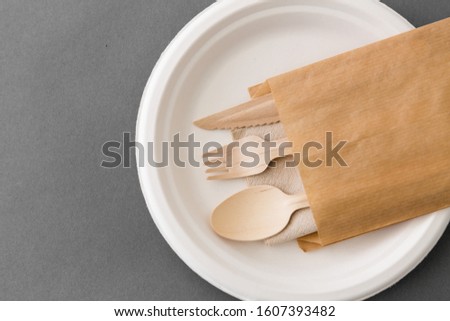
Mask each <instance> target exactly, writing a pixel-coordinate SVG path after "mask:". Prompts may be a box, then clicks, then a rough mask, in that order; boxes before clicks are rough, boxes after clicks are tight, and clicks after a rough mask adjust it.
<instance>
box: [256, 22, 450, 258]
mask: <svg viewBox="0 0 450 321" xmlns="http://www.w3.org/2000/svg"><path fill="white" fill-rule="evenodd" d="M257 91H260V92H266V93H267V92H269V91H270V92H272V95H273V97H274V99H275V102H276V105H277V109H278V112H279V115H280V120H281V123H282V125H283V126H284V129H285V131H286V133H287V135H288V138H289V139H290V140H291V141H292V142H293V143H294V151H295V152H298V153H302V152H303V146H305V144H308V143H309V142H318V143H320V144H322V145H323V147H324V148H323V149H317V148H312V149H310V154H309V159H313V160H315V159H321V160H326V159H327V155H326V154H327V153H326V152H327V148H326V144H327V143H326V142H325V137H326V135H327V134H326V133H327V132H330V133H332V135H333V141H334V142H333V144H337V142H339V141H347V144H346V145H345V146H344V148H343V149H342V150H341V152H340V155H341V157H342V158H343V160H345V162H346V163H347V164H348V166H347V167H346V166H340V165H338V164H337V162H336V161H334V162H333V164H332V166H326V164H322V166H319V167H316V168H312V167H309V166H306V165H305V163H304V162H302V163H301V164H300V165H299V170H300V175H301V177H302V181H303V184H304V188H305V191H306V194H307V196H308V199H309V201H310V204H311V209H312V212H313V214H314V218H315V221H316V223H317V227H318V234H316V235H310V236H308V237H305V238H303V239H300V240H299V244H300V245H301V247H302V248H304V249H305V250H309V249H312V248H315V247H317V246H324V245H328V244H331V243H335V242H338V241H341V240H344V239H348V238H351V237H354V236H357V235H360V234H363V233H366V232H369V231H373V230H377V229H379V228H382V227H385V226H388V225H392V224H395V223H399V222H402V221H405V220H408V219H412V218H415V217H418V216H420V215H424V214H428V213H431V212H434V211H437V210H439V209H442V208H446V207H449V206H450V19H446V20H443V21H440V22H437V23H434V24H431V25H428V26H425V27H422V28H419V29H416V30H413V31H411V32H407V33H404V34H401V35H398V36H395V37H393V38H389V39H386V40H383V41H380V42H377V43H374V44H372V45H369V46H366V47H363V48H359V49H356V50H353V51H350V52H348V53H344V54H341V55H339V56H336V57H333V58H330V59H327V60H324V61H322V62H318V63H315V64H313V65H309V66H306V67H303V68H300V69H298V70H294V71H292V72H289V73H286V74H283V75H281V76H278V77H274V78H271V79H269V80H268V81H267V82H266V83H264V84H261V85H258V86H255V87H254V88H252V89H250V92H251V93H252V94H255V95H256V94H257ZM328 145H329V143H328ZM316 146H317V145H316ZM331 147H333V146H331ZM328 149H329V148H328Z"/></svg>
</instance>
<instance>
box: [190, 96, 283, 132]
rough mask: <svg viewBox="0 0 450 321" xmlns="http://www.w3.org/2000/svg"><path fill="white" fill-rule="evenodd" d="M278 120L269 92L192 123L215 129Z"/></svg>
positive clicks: (264, 123)
mask: <svg viewBox="0 0 450 321" xmlns="http://www.w3.org/2000/svg"><path fill="white" fill-rule="evenodd" d="M279 121H280V118H279V117H278V111H277V108H276V106H275V101H274V100H273V97H272V95H271V94H267V95H265V96H262V97H258V98H255V99H252V100H250V101H248V102H246V103H243V104H240V105H238V106H236V107H232V108H229V109H227V110H224V111H221V112H218V113H216V114H213V115H210V116H208V117H205V118H202V119H200V120H197V121H195V122H194V125H195V126H197V127H199V128H202V129H207V130H215V129H235V128H244V127H252V126H262V125H269V124H273V123H277V122H279Z"/></svg>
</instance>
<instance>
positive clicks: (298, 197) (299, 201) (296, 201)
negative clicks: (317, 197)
mask: <svg viewBox="0 0 450 321" xmlns="http://www.w3.org/2000/svg"><path fill="white" fill-rule="evenodd" d="M308 207H309V202H308V198H307V197H306V194H294V195H289V208H290V209H292V212H294V211H296V210H301V209H304V208H308Z"/></svg>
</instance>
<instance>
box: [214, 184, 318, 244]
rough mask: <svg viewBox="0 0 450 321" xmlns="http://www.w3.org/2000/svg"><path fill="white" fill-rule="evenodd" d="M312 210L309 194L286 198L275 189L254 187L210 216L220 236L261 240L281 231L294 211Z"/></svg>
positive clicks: (230, 200) (220, 206) (222, 205)
mask: <svg viewBox="0 0 450 321" xmlns="http://www.w3.org/2000/svg"><path fill="white" fill-rule="evenodd" d="M307 207H309V203H308V200H307V198H306V195H302V194H297V195H287V194H285V193H283V192H282V191H281V190H279V189H278V188H276V187H273V186H268V185H265V186H253V187H250V188H248V189H245V190H243V191H241V192H239V193H237V194H235V195H233V196H231V197H230V198H228V199H227V200H225V201H224V202H222V203H221V204H220V205H219V206H218V207H217V208H216V209H215V210H214V211H213V213H212V215H211V226H212V228H213V229H214V231H215V232H216V233H217V234H219V235H220V236H222V237H224V238H227V239H230V240H235V241H258V240H263V239H266V238H268V237H271V236H273V235H275V234H277V233H279V232H280V231H282V230H283V229H284V228H285V227H286V225H287V224H288V223H289V220H290V218H291V215H292V213H293V212H294V211H296V210H298V209H302V208H307Z"/></svg>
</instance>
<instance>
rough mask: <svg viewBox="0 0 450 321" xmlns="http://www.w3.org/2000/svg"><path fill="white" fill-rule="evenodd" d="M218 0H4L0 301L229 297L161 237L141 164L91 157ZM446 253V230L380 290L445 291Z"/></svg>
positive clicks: (418, 13)
mask: <svg viewBox="0 0 450 321" xmlns="http://www.w3.org/2000/svg"><path fill="white" fill-rule="evenodd" d="M212 2H213V1H212V0H189V1H186V0H134V1H123V0H96V1H93V0H72V1H68V0H27V1H25V0H22V1H17V0H1V1H0V40H1V46H0V108H1V116H0V135H1V136H0V137H1V139H0V151H1V153H0V164H1V165H0V171H1V176H0V177H1V184H0V299H1V300H230V299H233V298H231V297H230V296H228V295H226V294H225V293H222V292H221V291H219V290H217V289H215V288H214V287H213V286H211V285H209V284H208V283H207V282H205V281H204V280H203V279H201V278H200V277H199V276H197V275H196V274H195V273H194V272H192V271H191V270H190V269H189V268H188V267H187V266H186V265H185V264H184V263H183V262H182V261H181V260H180V259H179V258H178V257H177V256H176V255H175V254H174V252H172V250H171V249H170V247H169V246H168V245H167V244H166V242H165V241H164V239H163V238H162V236H161V235H160V233H159V232H158V230H157V229H156V227H155V225H154V223H153V221H152V220H151V217H150V215H149V214H148V210H147V208H146V206H145V203H144V199H143V197H142V195H141V191H140V188H139V184H138V178H137V174H136V169H135V168H132V169H116V170H105V169H102V168H100V166H99V164H100V162H101V159H102V156H101V153H100V148H101V146H102V144H103V143H104V142H105V141H107V140H120V139H121V135H122V133H123V132H124V131H128V132H132V133H134V127H135V120H136V116H137V111H138V106H139V101H140V98H141V95H142V92H143V89H144V86H145V84H146V81H147V79H148V76H149V75H150V72H151V71H152V68H153V66H154V65H155V63H156V61H157V59H158V57H159V55H160V54H161V52H162V51H163V50H164V48H165V47H166V46H167V44H168V43H169V41H170V40H171V39H172V38H173V37H174V36H175V35H176V33H177V32H178V31H179V30H180V29H181V28H182V27H183V26H184V25H185V23H187V22H188V21H189V20H190V19H191V18H192V17H194V16H195V15H196V14H197V13H199V12H200V11H201V10H203V9H204V8H206V7H207V6H208V5H209V4H211V3H212ZM385 2H386V3H387V4H388V5H390V6H391V7H393V8H394V9H395V10H397V11H398V12H399V13H400V14H402V15H404V16H405V17H406V18H407V19H409V20H410V21H411V22H412V23H413V24H414V25H416V26H420V25H423V24H426V23H430V22H433V21H436V20H439V19H442V18H446V17H449V16H450V1H448V0H442V1H437V0H436V1H429V0H428V1H427V0H404V1H401V0H386V1H385ZM132 161H133V162H134V158H133V159H132ZM133 164H134V163H133ZM448 253H450V232H449V231H448V230H447V231H446V233H445V235H444V237H443V238H442V239H441V241H440V242H439V243H438V245H437V246H436V248H435V249H434V250H433V251H432V252H431V254H430V255H429V256H428V257H427V258H426V259H425V261H424V262H423V263H422V264H420V266H419V267H418V268H417V269H416V270H415V271H413V272H412V273H411V274H409V275H408V276H407V277H406V278H404V279H403V280H402V281H401V282H400V283H398V284H397V285H395V286H394V287H392V288H391V289H389V290H387V291H385V292H383V293H381V294H379V295H377V296H376V297H375V298H374V299H376V300H448V299H450V278H449V277H448V276H449V275H450V255H448Z"/></svg>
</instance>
